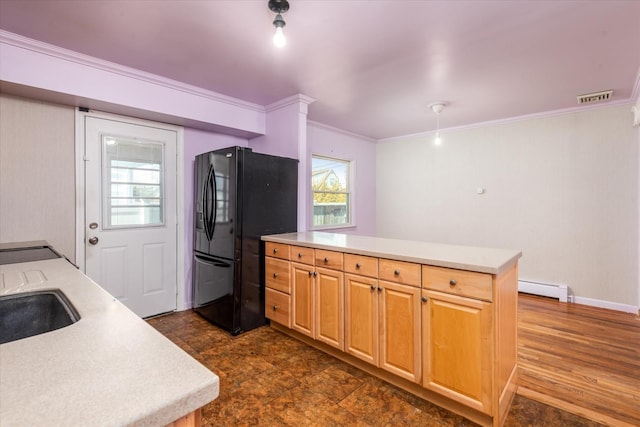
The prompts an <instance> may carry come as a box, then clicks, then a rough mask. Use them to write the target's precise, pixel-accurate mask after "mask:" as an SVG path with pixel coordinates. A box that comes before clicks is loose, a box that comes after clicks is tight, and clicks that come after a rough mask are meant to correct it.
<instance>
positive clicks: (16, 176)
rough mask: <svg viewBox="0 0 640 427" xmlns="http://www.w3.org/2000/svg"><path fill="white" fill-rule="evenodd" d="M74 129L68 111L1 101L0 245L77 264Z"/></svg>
mask: <svg viewBox="0 0 640 427" xmlns="http://www.w3.org/2000/svg"><path fill="white" fill-rule="evenodd" d="M74 123H75V112H74V109H73V108H72V107H66V106H62V105H54V104H48V103H45V102H38V101H31V100H26V99H22V98H16V97H12V96H7V95H4V94H3V95H0V243H7V242H22V241H30V240H43V239H44V240H47V241H48V242H49V243H50V244H51V245H53V247H55V248H56V249H57V250H58V251H60V252H62V253H63V254H64V255H66V256H67V257H68V258H69V259H70V260H74V259H75V158H74V139H75V128H74Z"/></svg>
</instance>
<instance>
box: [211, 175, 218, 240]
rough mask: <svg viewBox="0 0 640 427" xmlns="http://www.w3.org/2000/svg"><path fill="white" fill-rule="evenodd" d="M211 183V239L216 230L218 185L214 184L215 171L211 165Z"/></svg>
mask: <svg viewBox="0 0 640 427" xmlns="http://www.w3.org/2000/svg"><path fill="white" fill-rule="evenodd" d="M211 182H212V184H213V186H212V187H213V203H212V204H211V210H212V211H213V212H212V213H211V224H210V225H209V227H210V228H211V237H212V238H213V232H214V231H215V230H216V221H217V220H218V183H217V182H216V171H215V169H213V165H211Z"/></svg>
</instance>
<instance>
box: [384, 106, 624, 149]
mask: <svg viewBox="0 0 640 427" xmlns="http://www.w3.org/2000/svg"><path fill="white" fill-rule="evenodd" d="M620 105H629V106H631V105H633V101H632V100H631V99H623V100H619V101H611V102H607V103H606V104H598V105H588V106H580V107H571V108H562V109H559V110H550V111H544V112H542V113H533V114H524V115H522V116H514V117H507V118H504V119H497V120H490V121H486V122H479V123H472V124H469V125H462V126H453V127H448V128H440V132H441V133H446V132H453V131H459V130H469V129H479V128H484V127H488V126H497V125H504V124H509V123H516V122H522V121H525V120H535V119H542V118H547V117H556V116H563V115H565V114H572V113H580V112H584V111H590V110H599V109H602V108H609V107H617V106H620ZM435 133H436V131H435V130H430V131H425V132H418V133H412V134H408V135H401V136H391V137H389V138H383V139H379V140H378V142H391V141H397V140H400V139H407V138H421V137H427V136H430V135H433V134H435Z"/></svg>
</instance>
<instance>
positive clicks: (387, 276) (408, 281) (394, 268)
mask: <svg viewBox="0 0 640 427" xmlns="http://www.w3.org/2000/svg"><path fill="white" fill-rule="evenodd" d="M378 274H379V277H380V279H381V280H387V281H390V282H396V283H402V284H405V285H410V286H416V287H418V288H419V287H420V264H415V263H413V262H404V261H395V260H391V259H380V265H379V271H378Z"/></svg>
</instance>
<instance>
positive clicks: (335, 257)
mask: <svg viewBox="0 0 640 427" xmlns="http://www.w3.org/2000/svg"><path fill="white" fill-rule="evenodd" d="M292 253H293V254H294V255H293V256H294V259H305V260H307V262H310V264H301V263H298V262H291V271H292V273H291V286H292V292H291V297H292V305H293V309H292V325H291V328H292V329H293V330H295V331H298V332H300V333H301V334H304V335H306V336H308V337H311V338H314V339H317V340H318V341H321V342H324V343H325V344H328V345H330V346H332V347H336V348H338V349H340V350H344V275H343V273H342V271H341V270H334V269H331V268H328V267H327V268H325V267H316V266H315V265H314V264H315V263H316V261H319V262H320V263H322V264H323V265H327V266H329V267H336V266H339V267H342V254H341V253H337V252H333V251H320V250H316V254H314V256H313V257H310V256H309V255H310V254H308V253H306V254H305V253H304V252H303V251H298V250H297V248H295V249H294V250H293V251H292ZM318 253H319V254H318ZM298 254H302V255H301V256H299V257H298ZM325 260H327V261H325Z"/></svg>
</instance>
